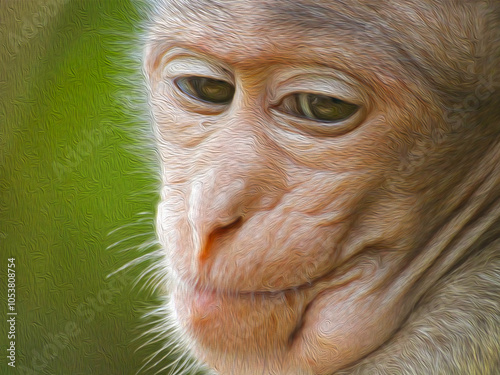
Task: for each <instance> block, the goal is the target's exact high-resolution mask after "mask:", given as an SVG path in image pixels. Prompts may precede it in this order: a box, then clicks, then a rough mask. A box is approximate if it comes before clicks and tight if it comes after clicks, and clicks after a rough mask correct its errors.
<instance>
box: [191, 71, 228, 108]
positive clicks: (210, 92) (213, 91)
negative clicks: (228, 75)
mask: <svg viewBox="0 0 500 375" xmlns="http://www.w3.org/2000/svg"><path fill="white" fill-rule="evenodd" d="M191 85H192V87H193V89H194V91H195V93H194V94H195V95H196V96H197V98H198V99H200V100H203V101H206V102H210V103H228V102H229V101H231V99H232V98H233V95H234V88H233V86H232V85H231V84H229V83H227V82H225V81H220V80H216V79H211V78H202V77H199V78H191Z"/></svg>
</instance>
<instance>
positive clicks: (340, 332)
mask: <svg viewBox="0 0 500 375" xmlns="http://www.w3.org/2000/svg"><path fill="white" fill-rule="evenodd" d="M354 284H355V283H354ZM400 319H401V317H397V316H393V314H391V310H390V307H389V306H383V304H381V303H380V300H378V299H377V298H370V297H368V296H366V295H364V294H361V293H358V292H357V290H356V288H355V287H354V285H353V286H352V287H351V288H349V287H347V288H346V289H344V290H342V289H340V290H337V291H335V290H334V291H332V290H326V291H324V292H322V293H321V294H320V295H318V297H317V298H315V299H314V301H313V302H312V303H311V304H310V305H309V306H308V309H307V312H306V315H305V316H304V317H303V321H304V324H303V325H302V327H301V330H300V332H298V334H297V337H296V340H295V342H294V343H293V346H292V348H291V350H290V353H289V355H290V357H291V358H298V362H299V363H300V364H302V365H303V366H305V367H306V368H308V369H309V370H310V371H312V373H314V374H317V375H329V374H332V373H334V372H336V371H338V370H341V369H343V368H345V367H347V366H349V365H351V364H352V363H354V362H355V361H357V360H359V359H361V358H362V357H364V356H365V355H367V354H369V353H370V352H372V351H373V350H375V349H376V348H378V347H379V346H380V345H382V344H383V343H384V342H385V341H386V340H387V339H389V337H390V336H391V335H392V334H393V332H394V329H395V327H396V326H397V325H399V324H400Z"/></svg>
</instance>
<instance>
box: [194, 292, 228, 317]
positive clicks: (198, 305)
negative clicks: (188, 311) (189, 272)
mask: <svg viewBox="0 0 500 375" xmlns="http://www.w3.org/2000/svg"><path fill="white" fill-rule="evenodd" d="M191 293H192V297H191V300H190V304H191V306H192V308H193V309H195V310H197V311H198V312H199V313H205V314H206V313H210V312H212V311H214V310H215V309H219V308H220V305H221V298H220V297H219V296H217V294H216V293H215V292H214V291H210V290H200V289H197V288H196V289H194V290H192V291H191Z"/></svg>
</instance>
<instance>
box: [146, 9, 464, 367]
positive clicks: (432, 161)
mask: <svg viewBox="0 0 500 375" xmlns="http://www.w3.org/2000/svg"><path fill="white" fill-rule="evenodd" d="M277 3H278V2H274V3H273V2H264V1H263V2H234V4H233V3H232V5H229V4H227V5H225V6H224V7H221V8H214V9H212V10H210V9H207V10H206V12H205V11H202V10H201V8H200V9H198V10H197V11H192V10H191V8H189V9H188V8H185V9H177V8H176V7H175V6H174V5H172V4H171V5H169V6H168V9H166V8H165V9H164V10H163V13H161V15H160V16H158V17H157V19H156V20H155V22H154V25H153V27H152V29H151V35H152V36H151V38H150V42H149V44H148V46H147V49H146V55H145V61H146V65H145V69H146V74H147V77H148V82H149V87H150V100H151V104H152V111H153V117H154V121H155V132H156V136H157V141H158V150H159V154H160V158H161V166H162V181H163V187H162V194H161V203H160V205H159V208H158V218H157V227H158V236H159V238H160V241H161V243H162V245H163V247H164V249H165V254H166V257H165V268H166V269H167V270H168V274H169V281H170V288H171V296H172V299H171V302H170V307H171V310H172V315H173V317H174V320H175V322H176V324H177V325H178V326H179V327H180V329H181V331H182V332H183V333H184V334H185V337H186V339H187V342H188V345H189V346H191V347H192V348H193V352H194V353H195V355H196V356H197V357H199V358H200V359H202V360H204V361H206V362H208V363H209V364H210V365H211V366H212V367H214V368H216V369H218V370H220V371H221V372H223V373H234V372H237V373H238V374H255V373H260V372H262V371H264V370H263V369H265V371H269V373H272V371H274V373H279V374H327V373H331V372H333V371H335V370H337V369H339V368H341V367H344V366H346V365H347V364H349V363H351V362H353V361H355V360H357V359H359V358H361V357H363V356H364V355H366V354H368V353H369V352H371V351H373V350H374V349H375V348H377V347H378V346H379V345H381V344H382V343H383V342H384V341H385V340H387V338H388V337H389V336H390V335H391V334H392V333H393V332H394V330H396V329H397V328H398V327H399V325H400V324H401V322H402V320H403V319H404V317H405V316H406V314H407V313H408V311H409V310H410V309H411V307H412V306H413V305H414V303H415V299H416V294H415V293H414V290H413V288H414V287H415V286H416V285H418V275H421V274H422V272H426V271H427V270H428V266H422V265H421V263H419V262H423V261H422V260H421V258H419V256H421V254H422V249H423V248H424V244H425V243H426V242H427V241H428V240H429V238H430V236H431V234H433V233H434V232H435V231H436V230H437V229H438V228H439V227H440V226H441V225H443V221H444V220H445V218H446V216H447V215H448V214H449V213H450V212H451V211H452V210H453V209H454V207H456V206H457V205H458V204H459V201H460V196H450V194H449V191H450V189H451V187H452V186H454V185H455V184H457V183H459V182H460V181H461V179H462V178H463V176H464V175H465V174H466V173H468V171H469V170H470V166H471V165H472V163H470V162H469V161H467V160H465V159H464V157H463V154H464V150H466V149H467V146H466V144H465V143H466V142H465V141H464V139H465V138H463V139H462V140H461V142H462V143H459V142H460V141H459V139H460V137H452V136H451V135H450V133H449V132H448V129H447V127H446V123H445V119H444V114H443V111H442V110H441V108H442V105H444V104H443V103H444V102H443V100H444V99H443V98H441V97H439V96H437V95H436V93H435V90H433V87H432V86H431V85H430V83H429V81H428V80H426V79H425V75H424V74H417V73H422V72H423V69H424V68H425V64H426V62H425V61H423V62H422V64H423V66H424V67H423V68H422V70H419V69H420V68H418V69H417V68H415V67H414V66H405V65H404V64H403V62H402V61H401V60H400V55H401V51H399V50H397V48H396V47H398V46H400V44H397V42H398V41H396V40H392V39H391V38H390V37H386V38H384V37H383V36H384V35H385V34H384V32H381V30H382V29H381V28H382V27H383V26H381V25H384V22H385V26H386V27H389V26H388V25H392V27H393V29H394V28H397V27H398V25H399V26H401V25H402V24H404V20H403V21H401V20H399V21H398V22H399V23H396V21H393V20H391V19H383V20H381V19H380V18H378V17H380V16H379V15H377V14H376V13H374V12H373V11H372V12H370V10H369V8H368V7H365V6H361V5H359V4H358V5H355V4H354V3H353V4H352V5H350V6H349V7H348V8H346V9H340V7H339V6H337V5H335V4H331V3H332V2H329V5H328V6H327V5H325V6H324V8H322V7H323V6H322V5H321V6H320V5H315V6H313V5H312V4H309V5H308V6H307V7H305V8H303V9H302V10H303V11H307V12H309V13H310V14H309V13H308V14H309V15H308V16H307V17H302V18H301V16H300V13H297V12H298V10H297V9H295V10H294V9H292V8H293V7H294V6H293V5H292V4H288V5H286V6H285V5H284V4H281V2H279V4H280V5H276V4H277ZM273 4H274V5H273ZM280 7H281V8H280ZM287 7H288V8H287ZM356 7H358V8H359V9H358V8H356ZM299 10H300V9H299ZM322 10H324V11H326V10H327V11H328V12H329V13H328V14H329V16H328V25H323V24H322V23H321V22H320V21H321V20H322V19H323V18H322V17H323V16H322ZM190 12H192V13H190ZM287 12H288V13H287ZM352 12H354V13H352ZM353 14H357V15H358V16H357V17H358V18H353ZM280 15H281V16H280ZM287 15H288V16H287ZM332 15H336V16H337V17H333V16H332ZM287 17H288V18H287ZM363 17H364V18H363ZM229 19H231V20H232V21H231V22H230V23H229V21H228V20H229ZM300 20H302V21H303V22H302V21H300ZM314 20H316V21H314ZM323 21H324V22H326V20H323ZM382 21H384V22H382ZM311 22H312V24H311ZM391 22H393V23H392V24H391ZM358 23H359V25H358ZM360 25H364V26H363V27H362V28H361V29H359V28H358V26H360ZM393 29H391V30H393ZM382 31H383V30H382ZM389 31H390V30H389ZM389 31H387V35H390V34H389ZM405 35H406V37H408V38H410V36H409V34H408V33H406V34H405ZM402 37H404V35H403V36H402ZM413 37H414V39H417V38H418V36H413ZM399 42H401V41H399ZM405 42H407V43H410V44H408V45H407V48H408V49H409V50H410V51H411V52H412V53H413V52H415V51H416V50H417V47H415V48H414V47H411V43H414V42H415V40H411V39H408V40H406V41H405ZM408 46H409V47H408ZM456 50H457V51H458V52H457V53H460V48H459V47H457V48H456ZM395 51H396V52H395ZM415 53H418V51H416V52H415ZM447 64H448V62H447V61H446V60H439V62H438V63H435V64H434V65H433V66H432V67H431V68H432V69H433V70H432V72H433V74H435V75H436V76H439V75H440V74H441V73H442V71H443V70H444V69H445V68H446V67H447V66H448V65H447ZM453 147H455V149H456V148H457V147H459V148H460V150H461V152H455V151H454V150H455V149H454V148H453ZM457 163H460V165H461V166H462V167H461V168H458V169H457V168H453V169H452V170H450V165H456V164H457ZM429 202H432V205H430V204H429ZM412 267H414V268H415V272H413V273H410V274H411V276H410V274H406V273H405V272H404V270H405V269H412ZM426 267H427V268H426ZM228 363H230V364H231V366H232V367H227V364H228ZM235 369H237V370H235Z"/></svg>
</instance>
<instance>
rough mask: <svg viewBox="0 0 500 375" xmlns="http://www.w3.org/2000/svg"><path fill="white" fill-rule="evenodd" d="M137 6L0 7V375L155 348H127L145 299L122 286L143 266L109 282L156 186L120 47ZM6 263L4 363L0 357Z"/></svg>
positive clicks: (142, 235) (113, 365)
mask: <svg viewBox="0 0 500 375" xmlns="http://www.w3.org/2000/svg"><path fill="white" fill-rule="evenodd" d="M140 9H141V8H140V6H139V4H134V2H133V1H118V0H117V1H111V0H106V1H93V0H86V1H69V0H39V1H36V0H32V1H24V0H23V1H15V0H3V1H1V2H0V280H1V283H0V311H1V312H2V314H1V316H2V319H1V320H2V323H1V324H0V348H1V349H2V354H1V356H0V374H11V373H12V374H71V375H78V374H82V375H90V374H106V375H107V374H135V373H136V371H137V370H138V369H139V368H140V367H141V364H142V361H143V358H144V357H145V356H147V355H148V354H149V353H152V352H154V351H156V350H158V347H155V345H156V346H158V345H160V344H159V343H158V344H153V345H149V346H146V347H145V348H144V349H140V350H138V351H136V349H138V347H139V346H140V345H141V343H142V342H143V341H144V340H142V341H141V339H139V340H136V341H133V339H134V338H136V337H137V336H138V335H139V333H140V332H141V328H140V326H141V324H142V323H144V321H143V320H142V319H141V316H142V315H143V314H144V312H145V311H146V310H145V307H147V306H154V305H155V303H157V298H156V297H155V296H154V295H152V293H151V292H150V290H149V289H148V288H141V286H142V284H141V283H143V282H144V281H142V282H140V283H139V284H138V285H137V287H135V288H132V284H133V282H134V280H135V277H136V276H137V275H139V274H140V273H141V272H142V271H144V269H145V267H146V266H147V265H139V266H137V267H133V268H132V269H131V271H128V272H120V273H117V274H116V275H114V276H111V277H109V278H107V275H108V274H110V273H112V272H113V271H115V270H116V269H118V268H119V267H121V266H123V265H124V264H126V263H127V262H128V261H130V260H133V259H134V258H136V257H138V256H140V255H141V251H139V250H137V246H139V245H140V244H142V243H144V242H148V241H154V228H153V218H154V211H155V207H156V204H157V198H156V197H157V186H158V183H157V177H156V175H155V163H154V152H153V150H152V148H151V147H149V146H148V142H147V137H148V125H147V121H145V118H146V116H145V112H146V111H145V110H144V107H143V106H142V105H141V102H142V99H141V92H140V90H139V91H138V90H137V84H138V82H140V79H141V78H140V74H139V71H138V69H139V67H140V61H139V60H138V59H137V58H136V55H134V54H133V53H131V52H134V48H136V47H140V46H139V45H138V42H137V36H138V32H139V30H140V25H141V22H142V19H143V15H142V12H141V11H139V10H140ZM110 232H112V233H111V235H109V233H110ZM119 241H121V242H119ZM117 242H119V243H118V244H117V245H116V246H113V247H111V248H109V249H108V247H109V246H111V245H112V244H114V243H117ZM128 248H130V250H126V249H128ZM152 250H154V248H153V249H152V248H146V249H144V250H142V251H143V252H147V251H152ZM9 257H15V259H16V260H15V262H16V289H17V291H16V311H17V313H18V315H17V317H16V319H17V324H16V340H15V341H16V351H17V357H16V368H15V369H11V368H10V367H8V366H7V364H6V361H7V358H6V352H7V351H6V350H5V349H6V348H7V347H8V340H7V330H8V325H7V324H6V322H5V320H6V319H5V317H6V314H4V312H6V311H7V302H6V301H7V296H6V285H5V282H4V280H7V275H6V274H7V259H8V258H9ZM156 370H158V368H156ZM154 372H155V371H149V372H148V371H144V372H142V373H145V374H147V373H154Z"/></svg>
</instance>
